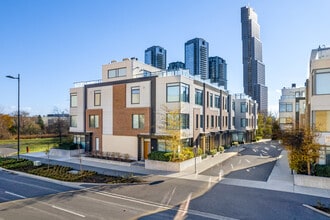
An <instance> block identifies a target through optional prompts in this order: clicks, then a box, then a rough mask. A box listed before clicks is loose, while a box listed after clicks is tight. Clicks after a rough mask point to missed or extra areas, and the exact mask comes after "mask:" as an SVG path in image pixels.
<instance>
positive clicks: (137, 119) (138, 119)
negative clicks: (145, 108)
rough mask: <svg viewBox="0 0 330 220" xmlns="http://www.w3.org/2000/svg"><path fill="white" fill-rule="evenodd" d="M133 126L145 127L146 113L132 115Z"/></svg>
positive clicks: (136, 127)
mask: <svg viewBox="0 0 330 220" xmlns="http://www.w3.org/2000/svg"><path fill="white" fill-rule="evenodd" d="M132 128H134V129H141V128H144V115H142V114H134V115H132Z"/></svg>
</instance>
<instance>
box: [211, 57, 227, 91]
mask: <svg viewBox="0 0 330 220" xmlns="http://www.w3.org/2000/svg"><path fill="white" fill-rule="evenodd" d="M209 79H210V80H211V83H218V85H219V86H223V87H224V88H225V89H226V90H227V63H226V60H224V59H222V58H221V57H218V56H215V57H209Z"/></svg>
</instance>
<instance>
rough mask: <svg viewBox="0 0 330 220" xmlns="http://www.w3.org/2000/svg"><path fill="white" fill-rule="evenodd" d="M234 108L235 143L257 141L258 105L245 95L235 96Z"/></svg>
mask: <svg viewBox="0 0 330 220" xmlns="http://www.w3.org/2000/svg"><path fill="white" fill-rule="evenodd" d="M232 108H233V109H234V111H235V117H234V118H233V122H234V125H235V131H234V132H233V141H238V142H239V143H246V142H251V141H253V140H255V138H256V137H255V135H256V130H257V128H258V123H257V120H258V103H257V102H256V101H255V100H253V99H252V98H251V97H250V96H247V95H245V94H235V95H234V97H233V104H232Z"/></svg>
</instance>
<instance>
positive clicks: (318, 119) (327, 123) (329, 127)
mask: <svg viewBox="0 0 330 220" xmlns="http://www.w3.org/2000/svg"><path fill="white" fill-rule="evenodd" d="M313 124H314V126H315V128H316V130H317V131H320V132H330V110H324V111H313Z"/></svg>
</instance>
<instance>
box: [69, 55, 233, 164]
mask: <svg viewBox="0 0 330 220" xmlns="http://www.w3.org/2000/svg"><path fill="white" fill-rule="evenodd" d="M232 103H233V101H232V97H231V95H229V94H228V92H226V91H224V90H222V89H221V88H220V87H219V86H218V85H217V84H216V85H215V84H212V83H211V82H210V81H209V80H202V79H201V76H200V75H197V76H193V75H191V74H190V73H189V70H184V69H180V70H176V71H165V70H161V69H158V68H155V67H153V66H150V65H147V64H144V63H141V62H139V61H138V60H137V59H135V58H131V59H124V60H123V61H121V62H116V61H112V62H111V63H110V64H106V65H103V66H102V79H101V80H97V81H92V82H81V83H75V87H74V88H71V89H70V132H71V133H72V134H73V135H74V141H75V142H76V143H81V144H82V146H83V147H84V148H85V150H86V151H99V152H119V153H121V154H129V157H130V158H131V159H134V160H144V159H146V158H147V157H148V154H149V153H150V152H151V151H166V150H167V143H166V135H168V134H166V132H165V131H164V124H165V125H166V121H165V122H164V119H165V120H166V118H167V116H168V114H171V112H172V111H178V112H179V118H180V121H181V125H180V136H181V140H182V141H181V142H182V146H189V147H193V146H197V147H199V148H201V149H202V150H203V151H204V152H207V151H210V150H211V149H213V148H216V147H218V146H220V145H229V144H230V143H231V142H232V133H233V131H234V130H235V127H234V124H233V123H232V118H233V117H234V115H235V113H234V111H233V108H232Z"/></svg>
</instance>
